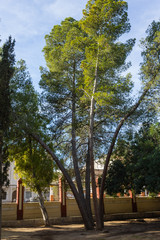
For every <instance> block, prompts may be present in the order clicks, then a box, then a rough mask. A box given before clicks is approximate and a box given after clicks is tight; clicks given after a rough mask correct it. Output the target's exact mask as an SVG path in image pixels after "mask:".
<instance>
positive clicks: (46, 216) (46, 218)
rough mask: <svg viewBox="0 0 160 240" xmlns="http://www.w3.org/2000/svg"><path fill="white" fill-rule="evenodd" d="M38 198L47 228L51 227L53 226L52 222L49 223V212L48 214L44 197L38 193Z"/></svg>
mask: <svg viewBox="0 0 160 240" xmlns="http://www.w3.org/2000/svg"><path fill="white" fill-rule="evenodd" d="M38 196H39V205H40V209H41V213H42V216H43V220H44V224H45V227H49V226H50V225H51V224H50V221H49V217H48V212H47V210H46V207H45V205H44V199H43V195H42V192H41V191H38Z"/></svg>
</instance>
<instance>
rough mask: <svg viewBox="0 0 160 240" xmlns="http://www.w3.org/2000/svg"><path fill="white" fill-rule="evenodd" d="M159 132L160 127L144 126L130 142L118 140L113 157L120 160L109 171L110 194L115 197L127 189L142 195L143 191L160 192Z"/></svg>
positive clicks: (157, 125) (147, 124)
mask: <svg viewBox="0 0 160 240" xmlns="http://www.w3.org/2000/svg"><path fill="white" fill-rule="evenodd" d="M159 132H160V126H159V124H149V123H144V124H143V126H142V127H141V128H140V129H139V131H137V132H136V133H135V134H134V135H133V138H130V140H129V139H119V141H118V143H117V146H116V149H115V151H114V154H113V157H112V158H113V159H118V160H114V161H113V162H112V164H111V165H110V168H109V170H108V175H107V180H106V191H107V193H109V194H111V195H112V194H115V193H117V192H123V190H124V189H126V190H134V192H135V193H140V192H141V191H144V188H145V189H147V190H148V191H149V192H150V193H151V194H153V193H154V194H157V193H158V192H159V191H160V171H159V169H160V158H159V156H160V139H159ZM117 163H118V164H119V165H120V166H118V164H117ZM122 169H123V170H124V174H122V173H121V172H122ZM120 175H122V176H120Z"/></svg>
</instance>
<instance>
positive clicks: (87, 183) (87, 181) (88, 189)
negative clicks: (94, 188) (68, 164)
mask: <svg viewBox="0 0 160 240" xmlns="http://www.w3.org/2000/svg"><path fill="white" fill-rule="evenodd" d="M90 172H91V171H90V155H89V143H88V154H87V158H86V176H85V187H86V204H87V209H88V216H89V218H90V219H92V222H93V226H94V220H93V214H92V209H91V187H90Z"/></svg>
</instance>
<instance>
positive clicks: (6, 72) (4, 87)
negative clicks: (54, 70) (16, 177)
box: [0, 37, 15, 191]
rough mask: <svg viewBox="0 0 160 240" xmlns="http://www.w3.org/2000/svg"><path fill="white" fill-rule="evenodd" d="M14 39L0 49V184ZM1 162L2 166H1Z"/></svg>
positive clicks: (5, 150) (5, 181) (4, 180)
mask: <svg viewBox="0 0 160 240" xmlns="http://www.w3.org/2000/svg"><path fill="white" fill-rule="evenodd" d="M14 46H15V41H14V40H12V38H11V37H9V39H8V40H7V41H6V42H5V44H4V45H3V47H2V48H1V51H0V171H2V172H0V186H2V185H8V184H9V180H8V173H7V171H8V167H9V162H8V161H7V157H8V146H7V145H8V130H9V128H10V115H11V111H12V109H11V103H10V94H11V92H10V81H11V78H12V76H13V73H14V64H15V54H14ZM2 164H3V166H2ZM0 191H1V189H0Z"/></svg>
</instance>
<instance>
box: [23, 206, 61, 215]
mask: <svg viewBox="0 0 160 240" xmlns="http://www.w3.org/2000/svg"><path fill="white" fill-rule="evenodd" d="M45 206H46V209H47V212H48V215H49V217H50V218H53V217H61V208H60V202H46V203H45ZM23 209H24V210H23V218H24V219H35V218H42V213H41V210H40V207H39V203H38V202H37V203H24V208H23Z"/></svg>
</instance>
